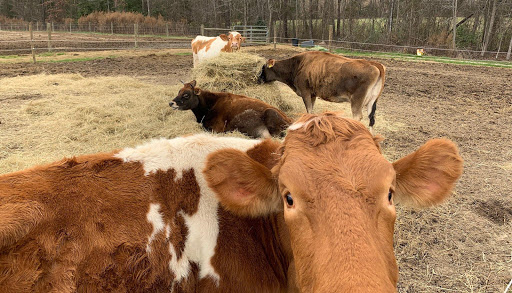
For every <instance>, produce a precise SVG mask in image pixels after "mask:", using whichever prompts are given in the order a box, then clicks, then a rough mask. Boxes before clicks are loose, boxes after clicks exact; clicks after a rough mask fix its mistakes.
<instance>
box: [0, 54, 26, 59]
mask: <svg viewBox="0 0 512 293" xmlns="http://www.w3.org/2000/svg"><path fill="white" fill-rule="evenodd" d="M19 57H22V56H20V55H3V56H0V59H16V58H19Z"/></svg>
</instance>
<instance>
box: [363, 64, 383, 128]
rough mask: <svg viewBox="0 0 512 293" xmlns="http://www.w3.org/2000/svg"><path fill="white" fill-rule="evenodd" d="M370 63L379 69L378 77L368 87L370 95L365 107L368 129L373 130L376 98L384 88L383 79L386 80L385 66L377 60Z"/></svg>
mask: <svg viewBox="0 0 512 293" xmlns="http://www.w3.org/2000/svg"><path fill="white" fill-rule="evenodd" d="M372 65H373V66H375V67H377V69H378V70H379V77H378V78H377V81H376V82H375V83H374V84H373V86H372V88H371V89H370V97H369V102H368V105H367V106H366V107H367V113H368V119H369V120H370V131H372V132H373V125H375V111H376V110H377V100H378V99H379V97H380V95H381V93H382V90H383V89H384V81H385V80H386V67H384V65H382V64H380V63H378V62H372Z"/></svg>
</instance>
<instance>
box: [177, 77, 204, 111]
mask: <svg viewBox="0 0 512 293" xmlns="http://www.w3.org/2000/svg"><path fill="white" fill-rule="evenodd" d="M199 94H201V89H200V88H196V81H195V80H193V81H191V82H189V83H183V88H181V89H180V91H179V92H178V95H177V96H176V98H174V100H172V102H170V103H169V106H171V108H173V109H175V110H191V109H194V108H196V107H197V106H198V105H199Z"/></svg>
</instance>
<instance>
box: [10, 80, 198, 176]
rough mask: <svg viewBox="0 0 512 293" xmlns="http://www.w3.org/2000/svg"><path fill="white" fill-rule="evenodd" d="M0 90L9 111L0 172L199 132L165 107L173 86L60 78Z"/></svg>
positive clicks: (184, 116)
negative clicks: (159, 138) (17, 103)
mask: <svg viewBox="0 0 512 293" xmlns="http://www.w3.org/2000/svg"><path fill="white" fill-rule="evenodd" d="M0 88H1V89H2V90H1V95H0V99H1V102H2V104H4V105H6V106H7V107H6V108H7V109H9V108H10V110H8V111H6V112H5V113H4V114H5V115H3V114H0V120H1V124H0V159H1V160H0V173H5V172H9V171H14V170H19V169H23V168H27V167H30V166H32V165H35V164H40V163H44V162H51V161H54V160H57V159H60V158H62V157H64V156H73V155H78V154H84V153H95V152H101V151H110V150H113V149H117V148H121V147H125V146H133V145H136V144H139V143H142V142H144V141H147V140H148V139H150V138H155V137H174V136H177V135H180V134H187V133H194V132H199V131H201V128H200V127H199V125H198V124H196V123H195V120H193V114H192V113H191V112H190V113H189V112H178V111H172V109H171V108H170V107H169V106H168V102H169V95H170V94H171V93H173V92H175V91H177V90H178V88H179V86H174V87H165V86H161V85H153V84H148V83H144V82H141V81H138V80H136V79H133V78H129V77H100V78H84V77H82V76H80V75H73V74H71V75H70V74H66V75H38V76H30V77H16V78H8V79H2V80H0ZM20 98H21V99H22V101H23V103H21V104H19V105H12V107H9V102H13V103H14V101H19V99H20Z"/></svg>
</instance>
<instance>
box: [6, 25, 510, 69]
mask: <svg viewBox="0 0 512 293" xmlns="http://www.w3.org/2000/svg"><path fill="white" fill-rule="evenodd" d="M274 28H275V26H274ZM234 29H236V30H238V31H240V32H241V33H242V35H243V36H244V37H250V38H249V39H248V42H247V43H246V44H244V45H245V46H247V45H249V46H250V45H258V44H261V43H271V42H272V43H276V44H277V43H279V44H290V45H292V46H300V47H314V46H323V47H325V48H326V49H327V50H329V51H332V50H336V49H339V50H346V51H360V52H368V53H382V52H394V53H404V54H415V53H416V51H417V49H423V50H424V52H425V53H426V54H428V55H434V56H447V57H458V58H464V59H482V57H481V55H482V51H476V50H465V49H464V50H460V49H457V50H454V49H450V48H435V47H428V46H426V47H420V46H405V45H393V44H377V43H367V42H354V41H344V40H336V39H333V38H332V33H329V34H328V35H329V39H327V40H322V39H298V38H284V37H280V36H278V34H277V33H276V30H274V32H273V34H271V33H270V32H269V31H268V30H266V29H265V28H263V27H258V28H256V29H258V30H259V31H256V30H255V31H254V32H250V28H243V27H236V28H231V29H220V28H205V27H204V26H197V27H193V26H190V25H186V24H183V23H166V24H164V25H148V24H143V23H142V24H114V23H110V24H92V23H86V24H76V23H69V24H64V23H61V24H55V23H32V24H19V23H17V24H16V23H13V24H0V55H12V54H30V53H31V52H32V54H38V53H42V52H52V51H54V52H55V51H91V50H126V49H171V48H190V41H191V40H192V39H193V38H194V37H195V36H196V35H200V34H201V35H208V36H213V35H218V34H219V33H225V32H226V31H229V30H234ZM252 29H254V28H252ZM331 29H332V28H331ZM6 31H7V32H10V34H6V33H3V32H6ZM249 34H251V35H249ZM251 36H254V39H253V38H251ZM256 36H258V38H257V39H256ZM507 53H508V54H507ZM484 56H485V58H484V59H498V60H505V59H506V60H509V59H510V53H509V52H506V51H486V52H484Z"/></svg>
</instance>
